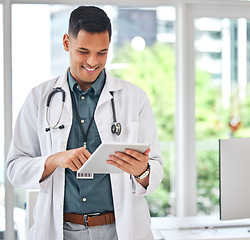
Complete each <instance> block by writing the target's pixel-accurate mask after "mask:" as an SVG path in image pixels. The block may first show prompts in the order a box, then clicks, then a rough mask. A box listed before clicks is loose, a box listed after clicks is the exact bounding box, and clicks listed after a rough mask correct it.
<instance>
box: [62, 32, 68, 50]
mask: <svg viewBox="0 0 250 240" xmlns="http://www.w3.org/2000/svg"><path fill="white" fill-rule="evenodd" d="M69 44H70V43H69V36H68V34H64V35H63V47H64V50H65V51H67V52H68V51H69Z"/></svg>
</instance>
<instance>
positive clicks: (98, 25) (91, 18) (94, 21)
mask: <svg viewBox="0 0 250 240" xmlns="http://www.w3.org/2000/svg"><path fill="white" fill-rule="evenodd" d="M80 30H84V31H87V32H89V33H102V32H105V31H108V33H109V39H111V34H112V30H111V22H110V19H109V17H108V15H107V14H106V12H104V11H103V10H102V9H100V8H98V7H95V6H80V7H78V8H76V9H75V10H73V11H72V13H71V14H70V19H69V30H68V33H69V35H71V36H73V37H75V38H76V37H77V35H78V33H79V31H80Z"/></svg>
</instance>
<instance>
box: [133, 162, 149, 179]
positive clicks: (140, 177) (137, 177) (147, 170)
mask: <svg viewBox="0 0 250 240" xmlns="http://www.w3.org/2000/svg"><path fill="white" fill-rule="evenodd" d="M149 173H150V164H149V163H148V166H147V168H146V170H145V171H143V172H142V173H141V174H140V175H137V176H135V175H134V177H135V178H136V179H144V178H146V177H147V176H148V175H149Z"/></svg>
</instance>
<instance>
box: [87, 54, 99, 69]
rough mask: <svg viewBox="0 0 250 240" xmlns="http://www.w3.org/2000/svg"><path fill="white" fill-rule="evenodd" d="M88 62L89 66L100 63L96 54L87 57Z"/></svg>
mask: <svg viewBox="0 0 250 240" xmlns="http://www.w3.org/2000/svg"><path fill="white" fill-rule="evenodd" d="M87 64H88V65H89V66H96V65H97V64H98V60H97V57H96V56H95V55H94V54H91V55H89V57H88V59H87Z"/></svg>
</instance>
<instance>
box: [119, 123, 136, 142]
mask: <svg viewBox="0 0 250 240" xmlns="http://www.w3.org/2000/svg"><path fill="white" fill-rule="evenodd" d="M138 134H139V122H138V121H133V122H129V123H128V124H127V125H125V126H123V127H122V129H121V138H122V139H123V141H124V142H133V143H136V142H137V141H138Z"/></svg>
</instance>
